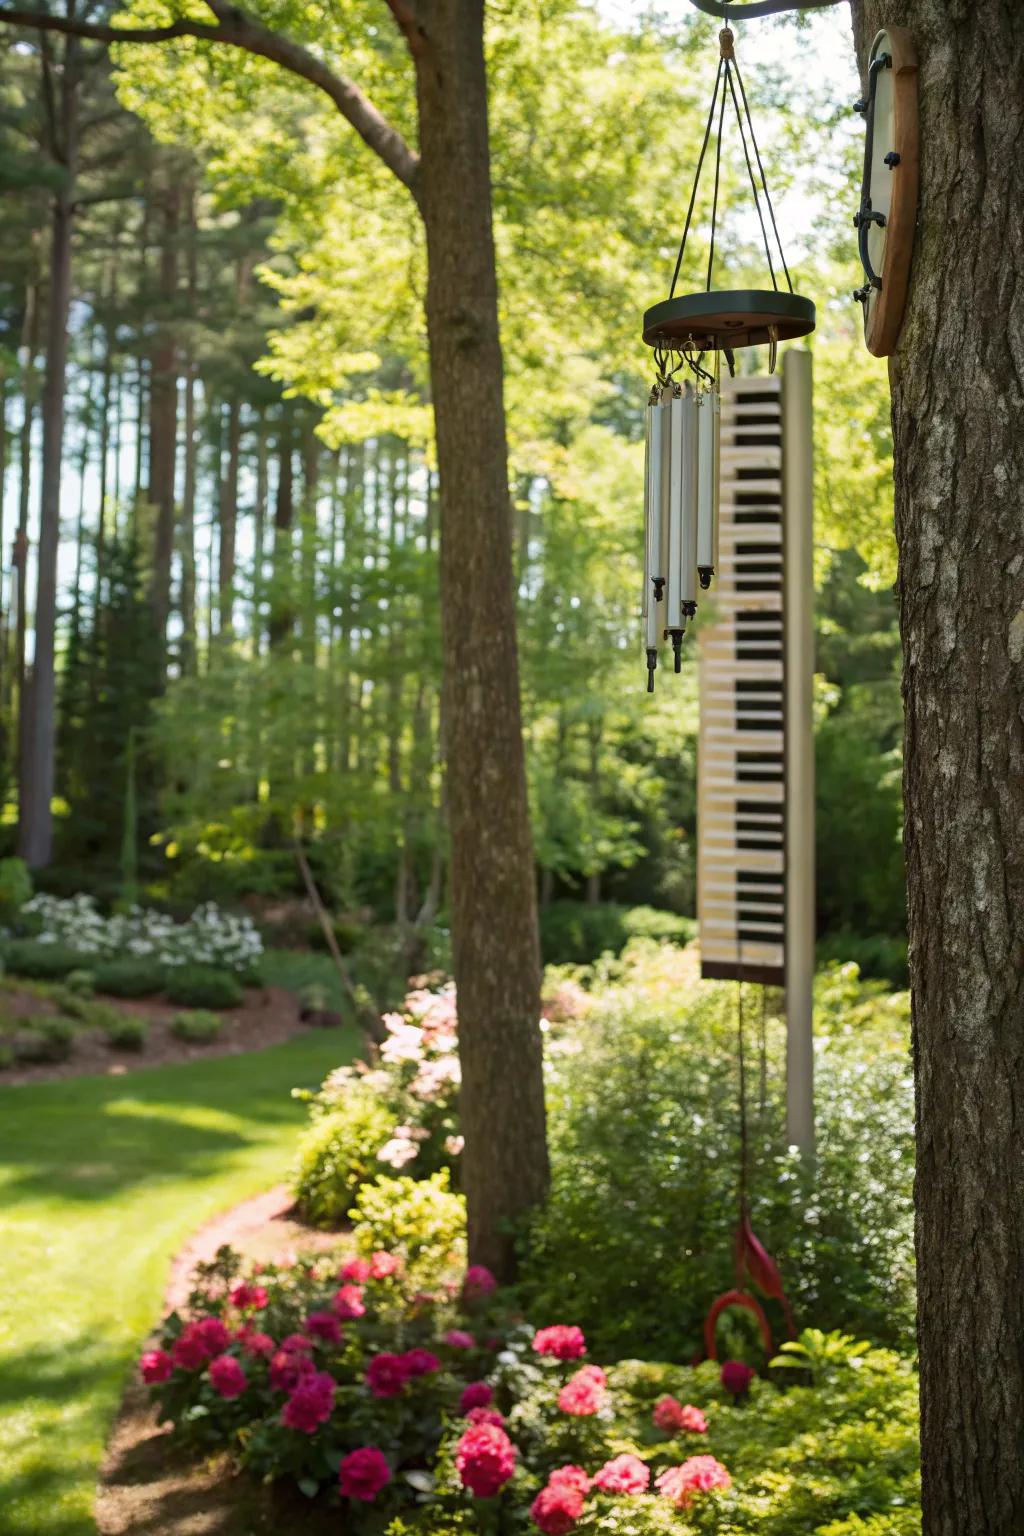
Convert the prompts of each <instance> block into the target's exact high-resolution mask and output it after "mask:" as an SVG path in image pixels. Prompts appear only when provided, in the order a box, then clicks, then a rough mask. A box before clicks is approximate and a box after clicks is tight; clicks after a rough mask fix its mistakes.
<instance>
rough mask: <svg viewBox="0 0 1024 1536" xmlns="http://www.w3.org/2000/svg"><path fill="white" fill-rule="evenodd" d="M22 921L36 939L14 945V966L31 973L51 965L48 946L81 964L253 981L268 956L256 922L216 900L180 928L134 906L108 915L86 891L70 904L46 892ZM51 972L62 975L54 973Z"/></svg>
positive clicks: (163, 915)
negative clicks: (191, 969)
mask: <svg viewBox="0 0 1024 1536" xmlns="http://www.w3.org/2000/svg"><path fill="white" fill-rule="evenodd" d="M19 922H20V923H21V924H22V925H23V926H24V927H25V929H26V932H28V933H29V934H30V935H31V939H29V938H26V939H24V940H21V941H17V942H15V943H13V944H9V945H8V947H7V960H8V964H9V965H10V966H11V968H12V969H19V968H21V969H22V970H23V973H24V974H26V975H30V974H32V972H31V971H25V970H24V967H25V966H26V965H27V964H34V965H36V966H39V965H45V964H46V963H47V962H46V950H47V947H48V946H53V948H54V949H55V950H56V951H57V952H58V954H59V955H60V956H61V958H62V959H63V958H65V957H67V956H68V955H75V956H78V957H79V960H78V964H79V965H81V964H82V963H83V961H88V962H93V963H95V962H97V961H116V962H127V961H129V960H133V961H139V962H142V961H150V962H152V964H153V966H154V967H156V968H158V969H159V970H160V971H162V972H171V973H173V972H176V971H178V970H179V969H180V968H182V967H186V966H209V967H212V968H214V969H216V970H218V971H230V972H231V973H232V974H234V975H237V976H241V977H247V978H248V977H252V976H253V975H254V974H255V972H256V971H257V969H258V966H259V960H260V956H261V955H262V953H263V941H262V939H261V938H260V934H259V930H258V929H257V927H256V925H255V923H254V922H253V921H252V919H251V918H250V917H248V916H245V915H244V914H238V913H234V912H226V911H223V910H222V909H221V908H220V907H218V906H217V905H216V903H214V902H206V903H204V904H203V905H202V906H199V907H197V908H196V909H195V911H194V912H193V913H192V915H191V917H190V918H189V919H188V920H187V921H186V922H184V923H178V922H175V920H174V919H173V918H172V917H169V916H168V915H167V914H166V913H163V912H159V911H157V910H155V909H154V908H151V907H140V906H133V907H131V908H129V909H128V910H127V911H125V912H114V913H112V914H111V915H110V916H107V917H105V916H104V915H103V914H102V913H101V912H100V910H99V908H98V906H97V904H96V902H95V901H94V899H93V898H92V897H91V896H89V895H86V894H84V893H81V894H79V895H77V896H71V897H68V898H66V899H60V898H58V897H56V896H48V895H45V894H40V895H37V896H33V897H32V899H31V900H30V901H28V902H26V903H25V904H24V906H22V907H21V909H20V913H19ZM33 941H34V942H33ZM12 956H13V959H12ZM15 961H17V964H15V963H14V962H15ZM54 963H56V962H54ZM87 968H88V967H87ZM68 969H70V970H73V969H75V967H74V966H69V967H68ZM40 974H42V973H40ZM46 974H49V975H51V976H52V975H55V974H58V973H57V972H56V971H55V970H53V969H51V970H50V971H49V972H48V973H46ZM60 974H66V972H65V971H63V970H62V971H60ZM154 990H155V989H154Z"/></svg>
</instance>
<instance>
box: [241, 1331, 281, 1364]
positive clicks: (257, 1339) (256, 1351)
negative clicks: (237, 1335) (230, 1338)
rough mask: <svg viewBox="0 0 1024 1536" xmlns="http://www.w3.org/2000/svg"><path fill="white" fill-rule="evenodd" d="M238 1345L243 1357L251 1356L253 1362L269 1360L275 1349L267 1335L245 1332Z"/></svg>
mask: <svg viewBox="0 0 1024 1536" xmlns="http://www.w3.org/2000/svg"><path fill="white" fill-rule="evenodd" d="M240 1343H241V1345H242V1353H243V1355H251V1356H252V1357H253V1359H254V1360H269V1359H270V1356H271V1355H272V1354H273V1353H274V1350H275V1349H276V1348H277V1346H276V1344H275V1343H274V1341H273V1339H272V1338H271V1337H270V1334H269V1333H252V1332H246V1334H245V1337H244V1338H243V1339H241V1340H240Z"/></svg>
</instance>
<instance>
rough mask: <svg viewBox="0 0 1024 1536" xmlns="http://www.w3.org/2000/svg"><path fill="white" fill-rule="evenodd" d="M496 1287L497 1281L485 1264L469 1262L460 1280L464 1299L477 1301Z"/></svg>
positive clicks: (488, 1294)
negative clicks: (463, 1276)
mask: <svg viewBox="0 0 1024 1536" xmlns="http://www.w3.org/2000/svg"><path fill="white" fill-rule="evenodd" d="M497 1289H498V1282H497V1280H495V1278H494V1276H493V1275H492V1274H491V1272H490V1270H489V1269H488V1268H487V1266H486V1264H471V1265H470V1266H469V1268H468V1269H467V1270H466V1278H465V1280H463V1282H462V1295H463V1298H464V1299H465V1300H466V1301H479V1300H480V1299H481V1298H482V1297H484V1296H490V1295H491V1294H492V1292H494V1291H496V1290H497Z"/></svg>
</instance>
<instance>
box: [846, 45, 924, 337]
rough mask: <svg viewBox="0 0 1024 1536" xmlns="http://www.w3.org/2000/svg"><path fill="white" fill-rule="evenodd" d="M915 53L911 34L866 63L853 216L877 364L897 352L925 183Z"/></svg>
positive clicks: (867, 328)
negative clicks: (860, 176)
mask: <svg viewBox="0 0 1024 1536" xmlns="http://www.w3.org/2000/svg"><path fill="white" fill-rule="evenodd" d="M917 92H918V87H917V49H916V47H915V45H914V38H913V34H912V33H911V32H910V31H909V29H908V28H907V27H888V28H885V29H884V30H883V31H881V32H879V33H878V35H877V37H876V38H875V40H874V42H873V43H872V45H871V53H870V55H869V58H868V94H867V97H866V99H865V101H864V103H863V111H864V115H865V119H866V123H867V133H866V141H865V150H864V181H863V186H862V189H861V204H860V208H859V209H858V211H857V213H856V214H855V216H854V224H855V225H856V226H857V230H858V235H859V245H860V256H861V261H862V263H863V266H864V276H865V283H864V286H863V288H860V289H858V291H857V294H856V297H857V298H859V299H860V301H861V303H862V304H863V307H864V340H865V342H866V344H867V348H868V351H869V352H871V353H873V354H874V356H875V357H888V356H889V355H890V354H891V353H892V352H893V351H894V350H895V348H896V343H897V341H898V339H899V334H900V329H901V327H902V325H903V314H904V310H905V309H906V303H907V291H908V288H909V285H910V264H911V259H912V256H913V251H914V235H915V231H916V228H917V200H918V185H919V180H920V132H919V116H918V96H917Z"/></svg>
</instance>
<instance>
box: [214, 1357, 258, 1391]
mask: <svg viewBox="0 0 1024 1536" xmlns="http://www.w3.org/2000/svg"><path fill="white" fill-rule="evenodd" d="M209 1374H210V1386H211V1387H212V1388H213V1390H214V1391H215V1392H216V1393H217V1395H218V1397H226V1398H232V1397H241V1395H242V1393H243V1392H244V1391H245V1389H246V1387H247V1386H248V1385H249V1382H248V1378H247V1377H246V1374H245V1372H244V1371H243V1370H242V1367H241V1366H240V1365H239V1363H238V1361H237V1360H236V1359H235V1357H234V1355H218V1356H217V1357H216V1359H215V1360H211V1361H210V1373H209Z"/></svg>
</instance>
